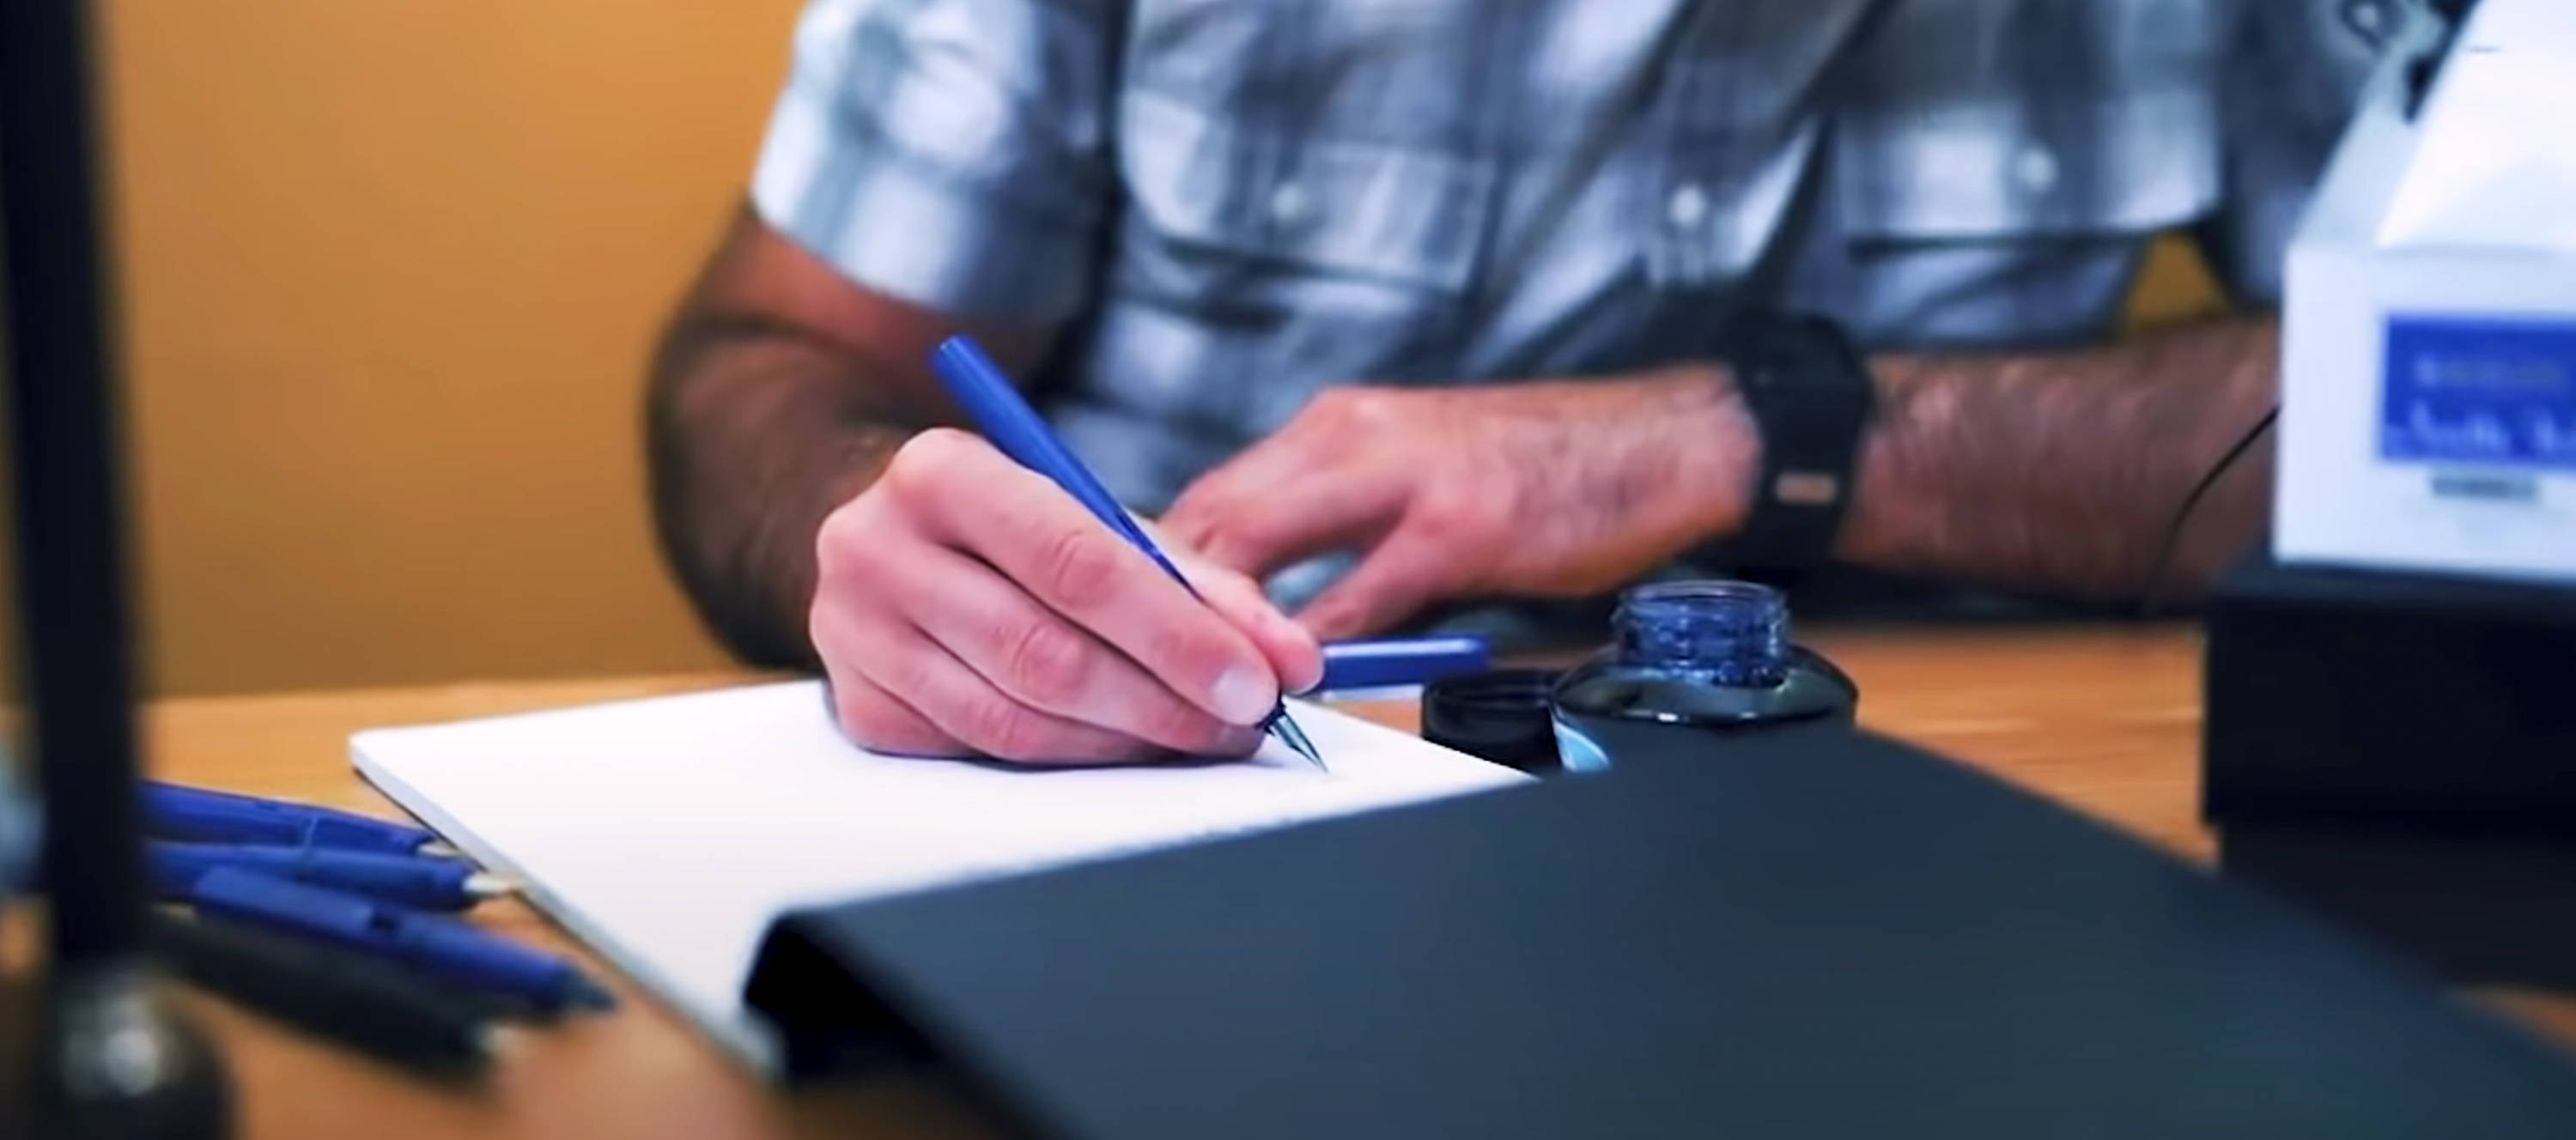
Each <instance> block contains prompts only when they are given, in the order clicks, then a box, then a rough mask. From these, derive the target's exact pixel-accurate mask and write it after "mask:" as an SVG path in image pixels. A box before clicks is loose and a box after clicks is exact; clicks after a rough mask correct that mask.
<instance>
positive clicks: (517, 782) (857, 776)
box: [349, 682, 1527, 1072]
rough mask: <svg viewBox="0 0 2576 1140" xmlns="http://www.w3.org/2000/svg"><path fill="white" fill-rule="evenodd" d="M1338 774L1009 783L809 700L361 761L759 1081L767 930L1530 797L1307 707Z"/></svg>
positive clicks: (640, 717)
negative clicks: (1169, 849)
mask: <svg viewBox="0 0 2576 1140" xmlns="http://www.w3.org/2000/svg"><path fill="white" fill-rule="evenodd" d="M1292 704H1293V707H1294V715H1295V716H1296V718H1297V722H1298V724H1299V725H1300V726H1301V727H1303V728H1304V729H1305V730H1306V732H1307V734H1308V735H1309V736H1311V737H1312V738H1313V740H1314V743H1315V746H1316V748H1317V749H1318V750H1319V751H1321V752H1322V753H1323V754H1324V756H1325V758H1326V759H1327V761H1328V762H1329V763H1330V765H1331V772H1330V773H1329V774H1327V773H1324V772H1318V771H1316V770H1315V769H1314V768H1313V767H1312V766H1310V765H1308V764H1307V763H1306V762H1305V761H1304V760H1303V759H1301V758H1299V757H1298V756H1297V755H1296V754H1295V753H1293V752H1290V751H1288V750H1287V749H1286V748H1285V747H1283V746H1281V745H1279V744H1278V743H1277V742H1276V741H1272V742H1270V743H1269V744H1268V745H1267V746H1265V748H1264V749H1263V751H1262V752H1261V753H1260V754H1259V755H1257V756H1255V757H1253V758H1252V759H1250V760H1248V761H1244V762H1237V763H1210V764H1176V765H1163V766H1153V767H1126V768H1099V769H1028V768H1008V767H1002V766H995V765H983V764H973V763H964V762H958V761H944V760H917V759H903V758H896V757H887V756H879V755H875V754H873V753H869V752H865V751H862V750H860V749H858V748H855V747H853V746H851V745H850V744H849V743H848V742H846V741H844V740H843V739H842V738H841V736H840V734H839V733H838V732H837V731H836V730H835V729H834V728H833V726H832V723H831V721H830V718H829V717H828V716H827V715H826V713H825V710H824V706H823V698H822V692H821V686H820V685H819V684H816V683H813V682H796V683H788V684H779V685H763V686H757V687H752V688H743V689H728V690H720V691H716V692H710V693H694V694H689V695H685V696H677V697H663V698H656V699H652V700H643V701H627V702H621V703H617V704H608V705H596V706H591V707H586V708H576V709H565V710H559V711H554V712H542V713H531V714H526V715H520V716H510V717H498V718H493V719H488V720H476V721H465V722H461V723H456V724H445V725H432V726H426V727H417V728H386V729H375V730H371V731H367V732H362V733H359V734H357V735H356V736H354V737H352V738H351V739H350V742H349V745H350V751H351V754H352V755H353V757H354V759H355V760H356V763H357V767H358V771H359V772H360V773H361V774H363V775H364V776H365V777H366V778H367V779H368V780H369V781H371V782H373V783H374V784H375V785H376V786H377V787H378V788H380V789H382V790H383V791H384V792H385V794H386V795H388V796H391V797H392V798H393V800H394V802H396V803H398V804H401V805H402V806H403V807H404V808H405V809H406V810H408V811H410V812H411V813H412V814H414V815H416V816H419V817H420V819H421V820H422V821H423V822H425V823H427V824H428V825H429V826H430V827H432V828H435V829H436V830H437V831H438V833H439V834H440V835H441V836H443V837H445V838H446V839H447V840H448V841H449V842H451V843H453V844H455V845H456V846H457V847H458V848H459V849H460V850H462V851H464V852H465V853H466V854H467V855H470V856H472V857H473V858H474V859H476V860H477V861H479V862H481V863H483V864H484V865H485V866H487V867H489V868H491V869H493V870H495V871H498V872H501V873H502V874H505V875H508V876H510V877H512V878H514V879H516V880H518V881H519V882H521V883H523V884H525V885H526V887H527V889H528V897H529V899H530V901H531V902H533V903H534V904H535V905H536V906H537V907H538V908H539V909H541V910H543V911H545V912H546V913H548V914H550V915H552V916H554V918H555V919H556V920H557V921H559V922H561V923H563V924H564V926H566V927H567V928H569V929H570V930H571V931H572V932H573V933H574V934H575V935H576V936H578V937H580V938H581V939H582V940H583V941H585V942H587V943H588V944H589V945H591V946H592V947H593V948H595V949H597V950H598V951H599V952H600V953H601V954H602V955H604V956H606V957H607V958H608V959H609V960H610V961H612V962H614V963H616V964H617V966H618V967H619V968H620V969H622V970H624V971H626V972H627V974H628V975H630V976H631V977H633V978H634V979H635V980H636V981H637V982H638V983H639V984H641V985H642V986H644V987H645V988H646V989H649V990H651V991H652V992H653V993H655V994H656V995H657V996H659V997H661V998H662V999H663V1000H665V1001H667V1002H669V1003H670V1004H671V1005H672V1006H674V1007H675V1008H677V1009H678V1010H679V1011H680V1012H681V1013H683V1014H684V1015H686V1016H687V1017H688V1018H689V1019H690V1020H691V1021H693V1022H695V1023H696V1024H697V1025H698V1026H699V1027H700V1028H702V1029H703V1030H705V1031H706V1032H707V1033H709V1034H711V1035H712V1036H714V1037H715V1038H716V1040H717V1041H719V1042H721V1043H722V1044H724V1045H725V1046H726V1047H728V1048H729V1049H731V1050H732V1051H733V1052H735V1053H736V1054H737V1055H739V1056H740V1057H742V1058H743V1059H744V1060H745V1061H747V1062H749V1063H750V1064H752V1065H753V1066H754V1067H755V1068H758V1069H760V1070H762V1071H764V1072H769V1071H774V1070H775V1066H776V1047H775V1042H774V1041H773V1040H772V1038H771V1037H770V1035H769V1034H768V1032H767V1030H766V1028H765V1027H764V1026H763V1025H761V1024H760V1023H759V1021H758V1019H757V1018H755V1017H753V1016H752V1015H750V1014H749V1013H748V1011H746V1010H745V1009H744V1008H743V1005H742V984H743V982H744V980H745V978H746V976H747V975H748V973H749V972H750V968H751V960H752V956H753V953H754V952H755V950H756V949H757V948H758V943H759V940H760V937H761V935H762V933H763V932H765V931H766V930H767V929H768V926H769V923H770V921H771V920H772V919H773V918H775V917H776V916H777V915H778V914H780V913H781V912H783V911H786V910H791V909H794V908H797V907H799V906H804V905H810V904H823V903H834V902H846V901H849V900H851V899H855V898H861V897H866V896H873V895H885V894H894V893H898V892H902V891H909V890H917V889H921V888H925V887H932V886H939V885H945V884H952V883H958V882H963V881H967V880H971V879H976V878H981V877H988V876H993V875H999V874H1005V873H1010V872H1015V871H1024V870H1031V869H1035V868H1040V867H1046V866H1054V865H1062V864H1066V863H1072V862H1079V861H1082V860H1086V859H1092V858H1098V857H1101V856H1105V855H1112V854H1119V853H1126V852H1133V851H1139V850H1145V849H1149V848H1154V847H1164V846H1171V845H1175V844H1179V843H1184V842H1188V841H1190V840H1194V839H1202V838H1208V837H1213V836H1218V835H1224V834H1229V833H1235V832H1243V831H1250V830H1257V829H1261V828H1266V827H1274V826H1279V825H1282V824H1287V823H1293V822H1297V821H1301V820H1309V819H1318V818H1323V817H1326V816H1334V815H1343V814H1348V813H1351V812H1356V811H1360V810H1364V809H1368V808H1374V807H1383V806H1389V805H1394V804H1400V803H1407V802H1412V801H1418V800H1425V799H1431V798H1436V797H1439V796H1445V795H1452V794H1457V793H1462V792H1469V791H1475V790H1479V789H1484V788H1491V787H1496V786H1501V785H1505V784H1511V783H1517V782H1520V781H1522V780H1524V779H1526V778H1527V777H1525V776H1523V775H1521V774H1520V773H1518V772H1515V771H1512V770H1511V769H1508V768H1503V767H1500V766H1498V765H1494V764H1488V763H1485V762H1484V761H1481V760H1477V759H1474V758H1472V757H1469V756H1465V755H1461V754H1459V753H1455V752H1451V751H1449V750H1447V749H1443V748H1439V747H1437V746H1434V745H1431V744H1427V743H1424V742H1423V741H1421V740H1419V739H1416V738H1414V737H1412V736H1408V735H1405V734H1403V733H1400V732H1395V731H1392V730H1389V729H1386V728H1382V727H1379V726H1377V725H1373V724H1370V723H1368V722H1366V721H1362V720H1358V719H1356V718H1353V717H1350V716H1347V715H1344V714H1342V713H1338V712H1334V711H1332V710H1329V709H1323V708H1318V707H1315V706H1312V705H1306V704H1302V703H1293V702H1292Z"/></svg>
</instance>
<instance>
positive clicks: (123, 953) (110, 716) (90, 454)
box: [0, 0, 230, 1140]
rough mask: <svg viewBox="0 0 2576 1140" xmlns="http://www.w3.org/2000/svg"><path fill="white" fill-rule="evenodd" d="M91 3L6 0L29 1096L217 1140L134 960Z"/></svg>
mask: <svg viewBox="0 0 2576 1140" xmlns="http://www.w3.org/2000/svg"><path fill="white" fill-rule="evenodd" d="M90 15H91V14H90V12H89V11H88V6H87V5H85V4H82V3H79V2H78V0H7V2H6V3H5V4H0V211H5V215H6V218H5V221H6V229H5V232H0V242H5V254H6V260H7V264H8V309H9V325H8V329H7V333H6V337H7V343H8V353H9V402H8V408H7V413H6V415H7V418H8V421H9V428H10V429H11V430H10V431H9V433H8V435H7V437H6V438H7V440H8V448H7V450H8V456H9V480H10V484H11V490H12V492H13V498H14V503H13V511H14V517H13V521H14V523H15V548H16V551H17V555H18V562H19V566H18V570H19V576H18V598H17V603H18V606H17V615H18V620H19V621H20V622H22V623H23V625H22V627H21V629H20V630H19V639H20V642H21V644H22V645H23V646H24V650H25V651H24V655H23V657H22V659H21V660H22V664H23V666H24V669H25V673H24V678H25V686H26V691H27V696H28V713H29V716H28V723H29V726H30V734H29V737H28V739H29V740H30V741H32V744H33V751H34V753H35V757H36V763H35V773H36V777H37V780H36V782H37V784H38V786H39V788H40V789H41V792H42V803H43V820H44V838H43V856H42V859H43V875H44V878H45V881H46V882H47V883H48V884H49V886H50V887H51V890H50V892H49V893H50V896H51V900H52V909H51V912H50V922H49V933H50V939H49V947H48V954H47V959H48V965H47V976H46V979H45V986H44V990H43V994H42V1000H41V1002H40V1003H39V1004H40V1007H41V1008H40V1009H39V1010H38V1011H37V1016H36V1017H35V1018H33V1019H32V1020H30V1019H24V1018H22V1019H20V1023H19V1025H18V1026H17V1027H15V1030H14V1031H15V1032H20V1033H24V1034H26V1035H27V1041H28V1043H29V1044H30V1045H31V1046H32V1048H30V1049H26V1050H21V1053H22V1054H23V1055H24V1056H25V1057H26V1058H27V1059H28V1060H29V1062H31V1063H30V1064H28V1065H27V1070H28V1071H27V1072H25V1073H23V1074H20V1075H19V1076H20V1077H21V1084H20V1085H19V1086H18V1088H19V1089H20V1090H21V1093H22V1095H20V1096H17V1097H15V1098H12V1099H14V1100H15V1101H16V1103H15V1104H14V1105H5V1104H0V1109H12V1110H14V1111H18V1112H32V1113H33V1114H34V1119H33V1121H32V1123H33V1130H34V1132H35V1134H36V1135H39V1136H45V1137H66V1138H82V1140H86V1138H89V1137H100V1138H105V1137H116V1138H118V1140H164V1138H168V1140H176V1138H182V1137H185V1138H196V1137H220V1136H224V1135H227V1134H228V1133H229V1131H230V1110H229V1109H230V1104H229V1102H230V1096H229V1093H228V1091H227V1089H228V1085H227V1081H226V1079H225V1075H224V1070H223V1067H222V1065H221V1063H220V1061H219V1060H218V1058H217V1057H216V1055H215V1053H214V1052H213V1050H212V1049H211V1048H210V1047H209V1046H208V1045H207V1043H206V1041H205V1040H204V1038H203V1037H202V1036H200V1035H199V1034H198V1033H197V1032H196V1031H195V1030H194V1029H193V1027H191V1026H190V1025H189V1024H188V1023H187V1022H185V1021H183V1020H182V1019H180V1018H179V1017H178V1016H177V1014H176V1012H175V1011H174V1010H172V1009H171V1008H170V1006H169V1005H168V1004H167V999H166V996H165V994H164V991H163V988H162V986H161V983H160V981H159V974H158V971H157V970H156V969H155V968H154V967H153V965H152V962H151V959H150V956H149V954H148V953H147V951H146V948H145V945H144V943H145V929H146V927H145V923H146V919H147V917H148V916H147V911H146V907H147V905H148V904H147V902H146V899H145V896H144V893H143V889H142V888H143V880H142V844H141V839H140V836H139V833H138V832H139V829H138V826H137V813H138V802H137V801H138V796H137V793H136V778H137V777H136V773H137V768H138V765H137V762H136V748H135V730H134V708H133V699H132V698H133V663H132V641H131V629H130V624H129V620H128V614H127V600H126V599H127V594H126V573H125V562H124V547H123V543H124V533H123V528H124V511H123V504H122V501H121V499H120V497H119V491H120V488H119V484H118V472H117V456H118V454H119V449H118V446H117V444H118V436H117V424H116V406H115V401H116V389H117V385H116V383H115V381H116V367H115V364H114V355H113V354H114V345H113V344H112V342H111V335H110V313H109V294H110V287H109V281H108V266H107V265H106V258H105V256H104V255H103V249H104V247H105V244H106V243H105V242H104V241H103V240H102V238H103V235H104V233H105V226H104V224H103V222H102V220H101V218H100V216H99V215H100V209H101V198H100V195H99V192H98V191H99V182H100V180H99V179H98V177H97V169H96V167H97V158H96V148H95V147H94V146H93V145H92V140H93V138H94V131H95V130H96V129H97V121H98V120H97V117H96V115H95V113H94V110H93V88H92V75H91V68H92V62H93V59H94V57H93V56H92V54H91V52H90V42H91V40H90V33H91V24H90Z"/></svg>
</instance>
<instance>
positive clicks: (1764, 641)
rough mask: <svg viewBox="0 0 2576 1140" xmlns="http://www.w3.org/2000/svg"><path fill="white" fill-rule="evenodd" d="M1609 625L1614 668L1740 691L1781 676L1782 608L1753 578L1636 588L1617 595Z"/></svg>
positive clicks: (1785, 645)
mask: <svg viewBox="0 0 2576 1140" xmlns="http://www.w3.org/2000/svg"><path fill="white" fill-rule="evenodd" d="M1611 623H1612V625H1613V628H1614V631H1615V636H1616V639H1617V649H1616V653H1617V658H1618V661H1619V663H1620V664H1622V665H1628V666H1635V667H1641V668H1652V669H1665V670H1678V671H1682V672H1685V673H1688V674H1691V675H1695V676H1698V677H1701V678H1703V679H1704V680H1706V681H1707V682H1709V683H1712V684H1718V685H1727V686H1733V687H1741V688H1768V687H1771V686H1774V685H1778V684H1780V683H1781V682H1782V681H1784V680H1786V679H1787V678H1788V675H1789V664H1790V661H1789V605H1788V602H1787V601H1786V600H1785V599H1783V598H1782V597H1781V596H1780V592H1779V591H1778V590H1774V589H1772V588H1771V587H1769V586H1764V585H1761V584H1759V583H1754V582H1709V581H1702V582H1663V583H1657V584H1654V585H1648V586H1639V587H1636V588H1634V589H1631V590H1629V591H1627V592H1626V593H1625V594H1623V595H1621V597H1620V599H1619V609H1618V612H1617V613H1615V614H1613V615H1612V617H1611Z"/></svg>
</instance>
